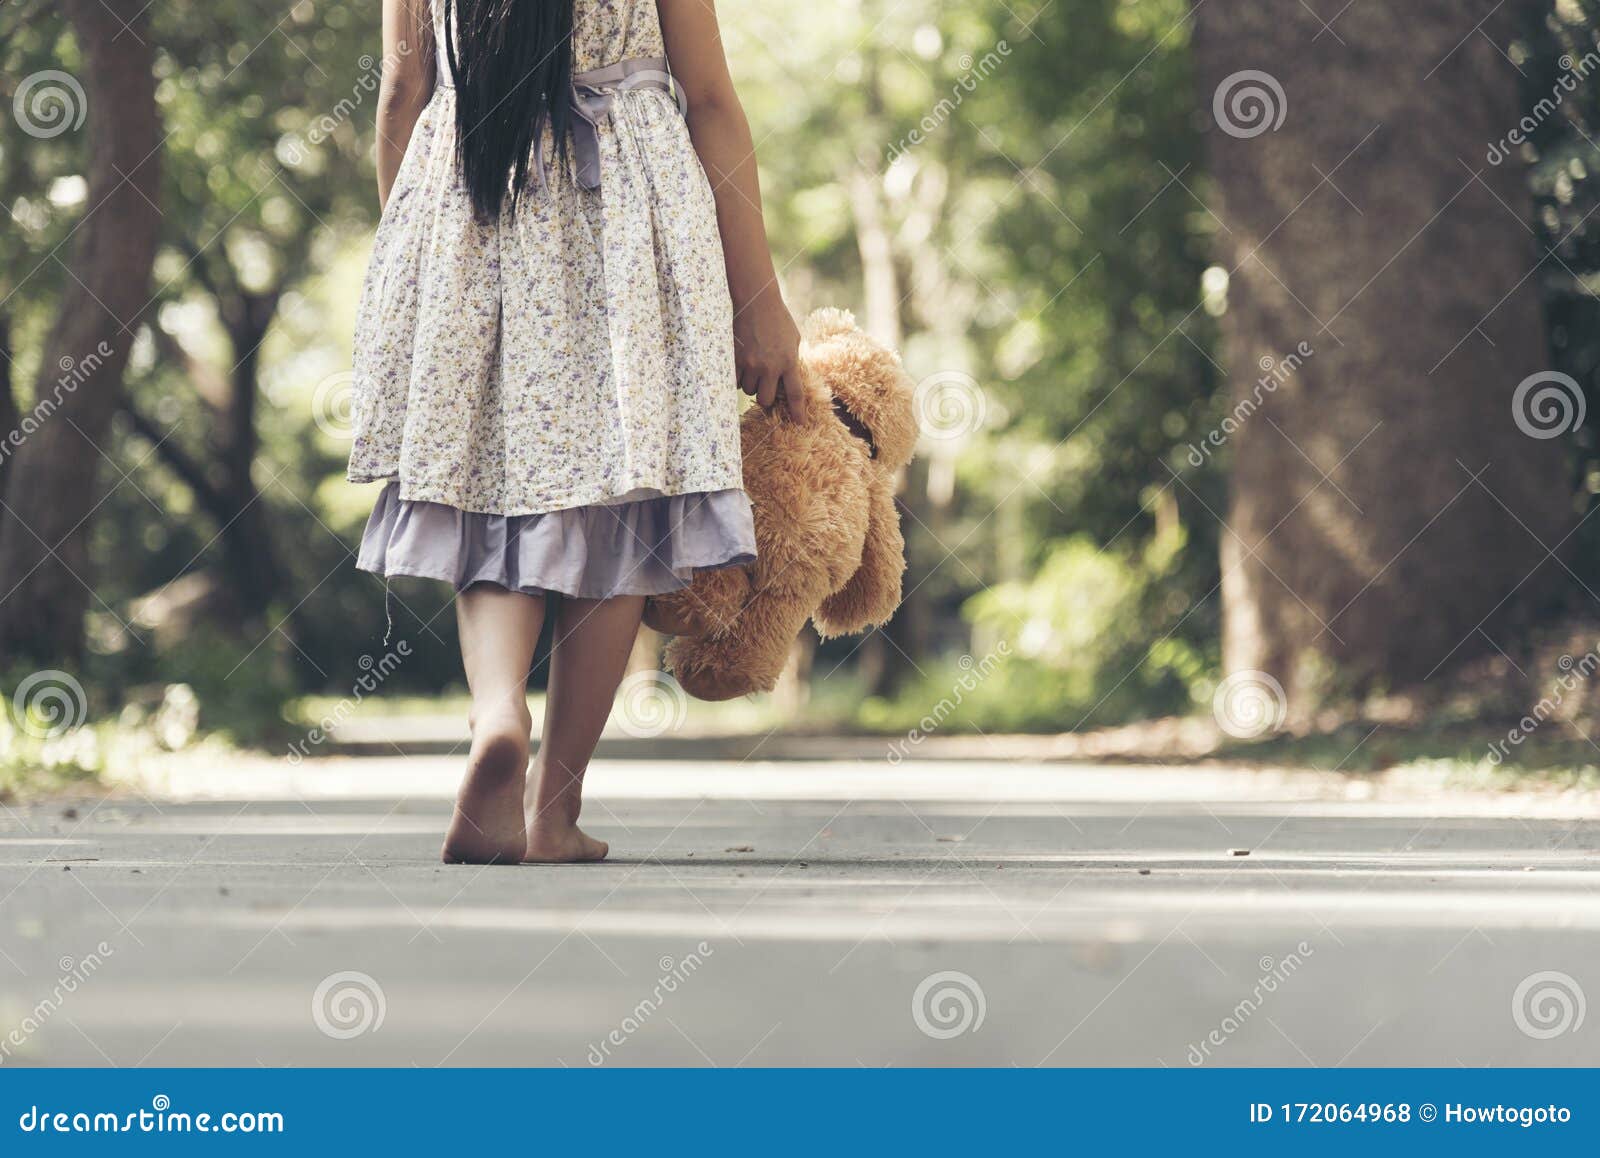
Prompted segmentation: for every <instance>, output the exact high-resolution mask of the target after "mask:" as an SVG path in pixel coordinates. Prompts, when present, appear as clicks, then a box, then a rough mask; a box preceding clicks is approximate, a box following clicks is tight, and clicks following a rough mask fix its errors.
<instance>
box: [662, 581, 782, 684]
mask: <svg viewBox="0 0 1600 1158" xmlns="http://www.w3.org/2000/svg"><path fill="white" fill-rule="evenodd" d="M805 606H806V605H805V603H804V602H803V601H801V600H797V599H794V598H792V597H786V596H780V595H774V594H772V593H771V592H770V591H763V592H760V593H758V594H757V595H756V596H755V597H754V598H752V599H751V600H750V601H749V602H748V603H746V604H745V607H744V613H743V614H742V615H740V616H739V622H738V626H737V628H736V629H735V630H733V631H725V632H719V633H716V634H712V635H706V636H699V637H692V638H691V637H684V636H680V637H679V638H677V639H674V640H673V641H672V642H671V643H670V644H669V645H668V646H667V653H666V667H667V670H668V671H670V672H671V673H672V674H673V675H674V676H675V677H676V678H677V680H678V682H679V683H680V684H682V685H683V688H684V690H685V691H687V692H688V693H689V694H690V695H692V696H694V697H695V698H696V699H701V700H731V699H734V698H735V697H737V696H744V695H749V694H751V693H752V692H769V691H771V690H772V689H773V687H775V686H776V685H777V682H778V676H779V675H781V674H782V673H783V665H784V664H785V663H786V662H788V658H789V648H790V646H791V645H792V644H793V643H794V641H795V637H796V636H798V635H799V634H800V629H801V628H802V627H804V626H805V622H806V614H805Z"/></svg>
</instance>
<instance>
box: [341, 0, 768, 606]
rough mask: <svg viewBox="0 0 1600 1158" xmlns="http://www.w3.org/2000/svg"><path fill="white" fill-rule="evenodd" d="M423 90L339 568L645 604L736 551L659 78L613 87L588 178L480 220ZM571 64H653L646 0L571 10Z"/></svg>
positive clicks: (374, 345)
mask: <svg viewBox="0 0 1600 1158" xmlns="http://www.w3.org/2000/svg"><path fill="white" fill-rule="evenodd" d="M442 19H443V0H434V41H435V46H436V47H435V50H434V56H435V57H436V58H437V59H438V60H439V61H440V77H439V81H438V83H437V86H436V88H435V90H434V93H433V96H432V98H431V100H430V101H429V103H428V105H427V107H426V108H425V109H424V110H423V112H422V114H421V116H420V118H419V119H418V121H417V124H416V127H415V129H414V131H413V133H412V137H411V141H410V143H409V145H408V147H407V150H406V155H405V159H404V160H403V162H402V163H401V166H400V171H399V173H398V175H397V177H396V179H395V183H394V187H393V189H392V190H391V192H390V196H389V200H388V203H387V205H386V206H385V209H384V213H383V217H382V220H381V221H380V223H379V226H378V232H377V237H376V240H375V242H374V247H373V253H372V259H371V263H370V265H369V267H368V272H367V278H366V282H365V285H364V288H363V292H362V297H361V303H360V306H359V309H358V312H357V320H356V335H355V430H354V443H353V446H352V449H351V454H350V464H349V472H348V474H349V478H350V479H351V480H352V481H354V482H374V481H386V482H387V483H388V485H387V486H386V487H385V489H384V491H383V492H382V493H381V494H380V496H379V499H378V502H377V504H376V505H375V507H374V510H373V514H372V518H371V520H370V521H369V523H368V526H367V530H366V533H365V534H364V536H363V539H362V550H361V557H360V561H359V563H358V565H359V566H361V567H362V568H364V569H367V570H372V571H377V572H379V573H381V574H385V575H394V574H412V575H427V576H430V577H433V578H439V579H445V580H447V581H450V582H452V583H454V584H455V585H456V587H457V589H461V588H463V587H466V586H468V585H470V584H471V583H473V582H494V583H499V584H500V585H502V586H506V587H509V588H511V589H521V590H528V591H540V590H555V591H562V592H565V593H566V594H569V595H579V596H583V597H604V596H608V595H616V594H659V593H661V592H663V591H667V590H672V589H674V588H676V587H680V586H682V585H684V584H685V583H687V582H688V581H689V580H690V579H691V578H692V576H693V572H694V570H695V569H697V568H704V567H715V566H723V565H728V564H732V563H743V562H749V561H750V559H752V558H753V557H754V551H755V546H754V533H753V527H752V524H751V517H750V506H749V502H748V500H747V499H746V498H745V495H744V492H743V490H742V489H741V482H742V480H741V475H740V457H739V431H738V394H737V389H736V381H735V374H734V368H733V323H732V307H731V303H730V300H729V297H728V288H727V282H726V279H725V274H724V270H723V260H722V247H721V242H720V238H719V235H718V232H717V222H716V212H715V203H714V201H713V198H712V193H711V188H710V185H709V183H708V182H707V180H706V175H705V172H704V170H703V169H702V168H701V165H700V161H699V158H698V156H697V155H696V153H695V151H694V148H693V145H692V144H691V142H690V139H689V133H688V128H687V125H686V124H685V122H684V118H683V114H682V112H681V111H680V109H679V106H678V104H677V102H676V100H675V98H674V94H673V93H672V92H670V91H668V89H667V87H666V86H665V84H661V85H636V86H634V85H626V86H625V85H617V86H615V87H614V88H611V89H608V91H607V92H606V93H605V94H604V95H605V97H606V98H607V103H608V108H607V109H606V110H605V112H604V113H603V115H601V116H598V117H597V118H596V119H595V125H596V127H595V131H594V134H593V136H594V139H595V143H596V145H597V147H598V150H597V151H598V159H599V181H598V187H597V188H587V187H585V186H584V184H583V183H581V182H580V180H579V174H578V170H577V161H576V159H575V155H574V150H572V149H568V150H567V151H566V155H565V160H564V161H562V160H559V159H558V158H559V157H560V156H561V154H560V153H559V152H558V150H557V149H556V148H555V146H554V142H553V141H552V140H551V139H550V130H549V129H548V127H547V128H546V130H545V136H546V139H545V141H544V142H543V147H542V148H541V149H540V150H539V152H538V154H537V156H538V157H539V158H540V159H542V160H543V162H544V167H545V171H544V173H543V177H542V180H541V179H540V178H538V177H536V178H535V181H534V183H533V185H532V187H531V188H529V189H528V190H526V191H525V192H524V193H523V195H522V197H521V199H520V200H519V201H518V203H517V205H516V207H515V208H512V206H511V204H510V201H509V199H508V201H507V204H506V207H505V208H504V209H503V210H502V212H501V213H500V215H499V217H498V219H495V220H491V221H484V220H480V219H479V218H478V217H477V216H476V214H475V213H474V210H473V207H472V204H471V200H470V197H469V194H468V192H467V190H466V187H465V185H464V184H463V183H462V182H461V180H460V178H459V176H458V172H457V168H456V163H455V144H456V125H455V93H454V90H453V88H452V87H451V85H450V75H449V66H448V63H447V62H446V61H445V54H444V51H443V46H444V43H445V41H444V34H443V28H442ZM572 52H573V60H572V69H573V71H574V73H575V74H576V73H582V72H586V71H589V70H594V69H599V68H602V67H603V66H607V65H612V64H616V63H617V62H622V61H632V60H636V59H638V58H656V57H664V55H665V48H664V45H663V42H662V37H661V28H660V24H659V21H658V18H657V14H656V6H655V0H574V12H573V37H572Z"/></svg>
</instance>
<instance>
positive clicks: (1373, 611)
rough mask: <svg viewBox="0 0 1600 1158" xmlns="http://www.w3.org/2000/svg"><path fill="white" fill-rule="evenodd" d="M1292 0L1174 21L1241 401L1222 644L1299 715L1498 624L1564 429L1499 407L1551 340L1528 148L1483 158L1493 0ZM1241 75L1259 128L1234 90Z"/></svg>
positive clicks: (1417, 673)
mask: <svg viewBox="0 0 1600 1158" xmlns="http://www.w3.org/2000/svg"><path fill="white" fill-rule="evenodd" d="M1312 7H1314V8H1317V9H1319V10H1321V11H1322V15H1323V17H1325V18H1329V19H1332V18H1333V14H1334V13H1336V12H1339V11H1341V10H1340V8H1339V5H1338V4H1336V3H1326V4H1324V3H1314V4H1313V5H1311V7H1307V6H1306V5H1303V4H1294V3H1281V4H1260V3H1256V2H1255V0H1208V2H1207V3H1203V4H1200V5H1198V6H1197V8H1196V20H1197V28H1196V37H1195V42H1196V50H1197V59H1198V71H1199V76H1200V83H1201V98H1202V102H1203V105H1204V107H1205V109H1206V113H1207V117H1208V120H1209V125H1208V128H1209V133H1208V136H1209V139H1210V146H1211V162H1212V174H1213V178H1214V180H1215V183H1216V187H1217V190H1218V193H1219V196H1218V198H1217V201H1216V203H1215V204H1214V205H1213V206H1212V208H1213V209H1214V210H1215V211H1216V213H1217V216H1218V218H1219V219H1220V221H1221V223H1222V227H1221V229H1220V231H1219V243H1220V253H1219V254H1218V261H1219V262H1220V263H1221V264H1222V265H1223V266H1224V267H1225V268H1226V269H1227V270H1228V271H1229V273H1230V274H1231V282H1230V288H1229V290H1228V294H1227V299H1228V305H1227V312H1226V314H1225V315H1224V317H1223V332H1224V337H1225V340H1226V349H1227V359H1228V369H1229V372H1230V376H1231V378H1232V380H1233V402H1234V405H1235V416H1236V417H1237V419H1238V421H1237V426H1236V429H1234V428H1233V425H1234V424H1230V429H1231V430H1232V433H1231V435H1230V444H1231V452H1232V455H1233V474H1232V481H1231V487H1232V490H1231V500H1230V506H1229V512H1228V519H1227V521H1228V526H1227V528H1226V531H1225V534H1224V536H1223V544H1224V545H1223V559H1222V563H1223V612H1224V647H1223V652H1224V663H1225V666H1226V667H1227V668H1228V669H1229V670H1230V671H1240V670H1246V669H1256V670H1260V671H1265V672H1267V673H1269V674H1271V675H1272V676H1274V677H1276V678H1277V679H1278V680H1280V681H1281V682H1282V683H1283V684H1284V686H1285V687H1286V688H1287V689H1288V691H1289V698H1290V705H1291V709H1293V710H1295V711H1296V712H1297V713H1298V714H1304V713H1305V712H1307V711H1309V710H1311V709H1314V707H1315V706H1316V704H1317V702H1318V701H1319V699H1322V698H1323V697H1325V696H1326V695H1327V694H1328V692H1329V691H1330V690H1331V689H1339V690H1346V691H1349V690H1364V689H1371V688H1377V687H1383V686H1386V685H1387V686H1391V687H1394V686H1403V685H1406V684H1415V683H1417V682H1419V681H1422V680H1425V679H1427V678H1429V677H1430V676H1431V675H1433V674H1434V673H1435V672H1436V671H1439V670H1442V669H1443V668H1445V667H1446V666H1447V665H1448V664H1450V663H1452V662H1457V661H1459V660H1461V659H1463V658H1465V657H1467V656H1469V655H1471V654H1473V653H1476V652H1480V651H1482V650H1483V649H1485V648H1488V647H1490V646H1492V644H1491V642H1490V641H1491V640H1495V641H1497V642H1499V643H1501V644H1504V642H1505V640H1506V637H1507V636H1508V635H1509V634H1510V633H1511V632H1514V631H1516V630H1518V628H1519V625H1521V624H1522V623H1524V622H1526V619H1527V616H1528V615H1529V614H1530V612H1531V611H1532V610H1533V609H1534V608H1536V607H1537V606H1538V605H1539V604H1540V603H1541V602H1542V601H1547V600H1549V599H1551V598H1552V597H1553V596H1554V595H1555V594H1556V593H1557V591H1558V589H1559V587H1560V584H1559V583H1558V582H1557V579H1558V577H1559V575H1560V574H1561V572H1560V567H1559V564H1557V563H1556V562H1554V561H1551V560H1549V559H1548V556H1547V548H1551V549H1554V548H1557V546H1558V544H1559V543H1560V541H1561V540H1562V538H1563V536H1564V535H1565V534H1566V532H1567V530H1568V529H1569V528H1570V526H1571V524H1572V521H1573V515H1572V510H1573V508H1572V504H1571V502H1570V501H1569V492H1570V489H1571V488H1570V485H1569V480H1568V477H1567V459H1566V454H1565V449H1564V447H1563V445H1562V442H1561V440H1560V439H1550V440H1544V439H1540V438H1534V437H1530V436H1529V435H1528V434H1526V433H1524V432H1523V431H1522V430H1521V429H1519V425H1518V423H1517V422H1516V421H1514V420H1513V414H1512V403H1513V394H1514V393H1515V392H1516V390H1517V386H1518V384H1519V383H1521V382H1522V381H1523V380H1524V379H1525V378H1526V377H1527V376H1529V375H1531V374H1534V373H1535V372H1538V371H1541V370H1544V369H1546V368H1547V367H1548V364H1549V363H1548V359H1547V357H1546V347H1545V340H1544V334H1543V327H1542V322H1541V318H1540V311H1539V302H1538V295H1537V288H1536V287H1537V282H1538V277H1537V275H1536V273H1535V269H1536V265H1537V263H1538V261H1539V255H1538V254H1537V253H1536V252H1535V248H1534V246H1533V244H1532V240H1531V235H1530V230H1529V227H1528V219H1529V217H1530V216H1531V205H1530V200H1529V196H1528V193H1527V190H1526V187H1525V184H1524V174H1523V172H1522V171H1521V168H1520V166H1519V165H1518V164H1517V163H1516V162H1515V161H1514V160H1513V161H1511V162H1508V163H1505V164H1502V165H1499V166H1498V167H1496V166H1493V165H1490V164H1488V163H1487V162H1486V161H1485V159H1484V158H1485V151H1486V149H1487V147H1488V145H1489V143H1490V142H1492V141H1496V140H1499V139H1500V138H1502V137H1503V136H1504V135H1505V134H1506V133H1507V131H1508V130H1510V129H1511V128H1512V127H1513V126H1514V125H1515V123H1516V121H1517V119H1518V117H1519V116H1520V115H1521V114H1520V110H1519V108H1518V97H1517V72H1516V70H1515V69H1514V68H1513V66H1512V65H1511V64H1510V63H1509V62H1508V61H1507V59H1506V58H1505V57H1504V56H1503V55H1502V49H1503V48H1504V47H1505V46H1506V44H1507V42H1508V39H1509V36H1508V33H1509V31H1510V29H1511V28H1512V27H1513V16H1512V9H1513V8H1515V7H1516V6H1515V5H1510V4H1508V5H1504V6H1503V7H1500V6H1497V5H1496V4H1495V2H1494V0H1410V2H1408V3H1405V4H1356V5H1352V6H1348V7H1347V8H1345V9H1344V10H1343V14H1342V15H1341V16H1339V18H1338V19H1337V21H1336V22H1335V23H1334V24H1333V25H1332V27H1331V29H1327V30H1325V29H1324V27H1323V24H1322V21H1321V20H1319V19H1317V18H1316V16H1314V15H1313V13H1312V11H1311V8H1312ZM1480 22H1481V29H1480V28H1479V25H1480ZM1475 29H1479V31H1476V32H1475V31H1474V30H1475ZM1243 70H1261V71H1263V72H1266V73H1270V74H1271V78H1272V79H1273V81H1275V82H1276V84H1278V85H1280V86H1281V91H1282V94H1283V97H1284V98H1286V100H1280V99H1279V97H1278V94H1276V93H1273V92H1272V91H1271V87H1272V86H1271V85H1268V84H1267V83H1266V82H1265V81H1262V80H1261V79H1260V75H1259V73H1258V74H1257V75H1256V77H1254V78H1251V77H1239V76H1237V75H1236V74H1238V73H1240V72H1241V71H1243ZM1251 85H1255V86H1256V87H1257V88H1258V90H1259V91H1260V92H1262V93H1265V96H1266V101H1267V107H1266V108H1265V109H1262V107H1261V106H1260V105H1259V104H1258V105H1257V106H1256V109H1255V111H1256V112H1257V113H1261V112H1265V114H1266V116H1267V118H1268V122H1269V123H1270V122H1271V121H1273V120H1274V119H1275V117H1276V115H1277V109H1278V108H1279V107H1280V106H1282V123H1281V126H1280V127H1278V128H1276V129H1271V128H1266V127H1263V126H1261V125H1260V124H1259V123H1257V122H1253V121H1252V120H1251V109H1250V107H1249V100H1248V98H1243V97H1241V98H1240V102H1241V103H1239V104H1232V103H1231V102H1230V100H1229V97H1230V94H1233V95H1237V94H1238V93H1240V92H1242V91H1243V89H1242V88H1241V86H1243V87H1244V88H1248V87H1249V86H1251ZM1219 89H1220V90H1221V96H1220V97H1219V96H1218V93H1219ZM1214 102H1220V103H1214ZM1219 117H1220V118H1222V120H1231V122H1232V123H1233V125H1234V126H1235V127H1234V131H1233V132H1228V131H1225V130H1224V128H1223V127H1221V125H1220V122H1219V120H1218V118H1219ZM1258 128H1259V129H1261V131H1259V132H1258V131H1256V130H1257V129H1258ZM1252 133H1253V134H1254V135H1250V134H1252ZM1301 342H1305V343H1307V346H1308V348H1309V349H1311V350H1312V351H1313V352H1312V353H1311V354H1309V355H1303V365H1300V366H1298V368H1293V369H1292V372H1290V373H1288V375H1287V380H1286V381H1284V382H1283V383H1282V385H1279V386H1276V387H1268V388H1263V387H1261V386H1259V385H1258V380H1260V379H1262V378H1263V376H1264V375H1263V369H1264V367H1265V366H1266V365H1267V363H1266V362H1265V360H1266V359H1271V360H1272V362H1273V363H1274V364H1275V365H1278V366H1280V373H1282V372H1283V370H1282V367H1283V364H1284V363H1285V359H1286V358H1288V356H1289V355H1291V354H1293V353H1294V352H1295V351H1296V348H1297V346H1298V345H1299V344H1300V343H1301ZM1289 365H1290V366H1292V362H1291V363H1290V364H1289ZM1257 400H1260V403H1261V404H1260V407H1259V409H1258V410H1255V411H1254V412H1253V413H1247V412H1249V411H1250V410H1251V409H1252V408H1253V407H1254V405H1255V403H1256V401H1257ZM1246 415H1247V416H1246ZM1324 473H1326V475H1327V478H1326V480H1325V479H1324Z"/></svg>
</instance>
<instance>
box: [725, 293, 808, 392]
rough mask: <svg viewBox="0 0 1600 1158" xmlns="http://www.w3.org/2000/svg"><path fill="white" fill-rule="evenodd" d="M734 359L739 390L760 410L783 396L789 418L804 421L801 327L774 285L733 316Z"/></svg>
mask: <svg viewBox="0 0 1600 1158" xmlns="http://www.w3.org/2000/svg"><path fill="white" fill-rule="evenodd" d="M733 361H734V366H735V368H736V369H737V370H738V374H739V389H741V390H743V391H744V392H745V393H746V394H749V395H752V396H753V397H754V398H755V400H756V402H757V403H758V404H759V405H760V407H761V408H762V409H763V410H771V409H772V407H773V405H774V404H775V403H776V402H777V400H778V399H779V398H782V399H783V404H784V409H785V410H786V411H787V412H788V414H789V417H790V418H791V419H793V420H794V421H796V422H801V421H804V419H805V416H806V397H805V387H804V383H803V382H802V381H801V377H800V328H799V327H798V326H796V325H795V324H794V318H793V316H792V315H791V314H790V313H789V308H788V307H787V306H785V305H784V304H783V298H782V297H780V296H779V295H778V291H777V289H776V287H774V288H773V289H771V290H769V291H768V292H767V293H764V294H762V295H761V296H760V297H759V298H757V299H756V300H755V301H753V302H751V303H750V304H749V305H748V306H746V307H745V308H744V309H742V310H740V311H739V312H738V313H736V314H735V315H734V318H733Z"/></svg>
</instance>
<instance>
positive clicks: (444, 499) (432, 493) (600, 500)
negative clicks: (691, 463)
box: [345, 471, 744, 518]
mask: <svg viewBox="0 0 1600 1158" xmlns="http://www.w3.org/2000/svg"><path fill="white" fill-rule="evenodd" d="M345 481H346V482H348V483H352V484H354V485H356V486H370V485H371V484H373V483H383V484H385V485H388V484H391V483H398V484H399V486H400V494H399V496H398V497H399V498H400V500H401V501H402V502H407V503H438V504H440V505H441V506H446V507H454V508H455V509H456V510H458V511H461V512H463V513H465V514H469V515H502V516H504V517H506V518H516V517H519V516H523V515H549V514H555V513H556V512H558V511H565V510H571V509H573V508H575V507H609V506H620V505H621V504H623V503H628V502H632V501H634V500H633V499H632V498H630V497H629V496H631V495H633V494H635V493H636V492H638V491H648V492H650V494H651V496H652V497H658V498H688V497H691V496H693V495H698V494H709V493H712V492H716V491H739V492H741V493H742V492H743V491H744V477H743V475H742V474H740V473H737V472H736V473H734V474H733V475H732V477H730V478H721V477H713V478H708V479H693V480H683V479H680V480H679V481H677V482H675V483H665V482H661V481H659V480H651V479H639V480H635V481H634V483H633V485H632V486H630V487H628V488H627V489H625V490H623V491H621V492H615V491H614V490H613V489H612V488H591V489H589V490H583V491H571V492H568V493H567V494H565V495H562V496H560V497H557V498H547V499H540V500H539V501H538V503H537V504H536V505H533V506H528V505H522V506H513V507H511V508H510V509H509V510H486V509H482V508H480V507H479V506H478V505H476V504H473V503H471V502H470V501H469V500H468V499H467V498H466V497H465V496H463V495H461V494H460V493H458V492H452V491H446V490H434V489H431V488H429V487H427V486H425V485H424V486H417V485H415V484H408V483H406V482H405V481H404V480H402V479H401V478H400V474H399V472H398V471H394V472H392V473H375V472H366V471H363V472H361V473H359V474H358V473H355V472H353V471H352V472H347V473H346V474H345Z"/></svg>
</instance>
